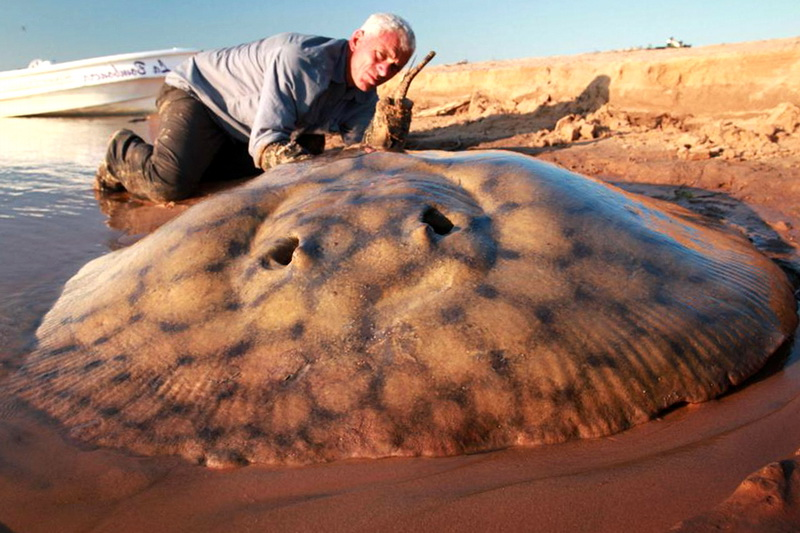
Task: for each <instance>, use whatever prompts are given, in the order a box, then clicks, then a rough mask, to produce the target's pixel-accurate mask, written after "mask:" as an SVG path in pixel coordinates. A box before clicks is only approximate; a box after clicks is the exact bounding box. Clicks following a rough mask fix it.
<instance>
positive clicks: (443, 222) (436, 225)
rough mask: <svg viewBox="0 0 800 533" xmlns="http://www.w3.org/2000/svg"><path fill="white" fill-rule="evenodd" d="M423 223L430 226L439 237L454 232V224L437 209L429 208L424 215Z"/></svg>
mask: <svg viewBox="0 0 800 533" xmlns="http://www.w3.org/2000/svg"><path fill="white" fill-rule="evenodd" d="M422 222H424V223H425V224H427V225H428V226H430V227H431V229H433V231H434V232H436V234H437V235H447V234H448V233H450V232H451V231H453V228H454V227H455V226H454V225H453V223H452V222H450V219H449V218H447V217H446V216H444V215H443V214H442V212H441V211H439V210H438V209H436V208H435V207H428V208H427V209H426V210H425V211H424V212H423V213H422Z"/></svg>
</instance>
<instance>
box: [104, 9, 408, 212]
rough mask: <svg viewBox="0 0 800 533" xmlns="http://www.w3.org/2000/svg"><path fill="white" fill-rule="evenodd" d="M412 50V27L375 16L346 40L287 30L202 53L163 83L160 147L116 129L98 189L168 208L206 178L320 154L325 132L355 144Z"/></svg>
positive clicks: (244, 172) (239, 174)
mask: <svg viewBox="0 0 800 533" xmlns="http://www.w3.org/2000/svg"><path fill="white" fill-rule="evenodd" d="M414 48H415V37H414V32H413V31H412V30H411V27H410V26H409V25H408V23H407V22H406V21H404V20H403V19H402V18H400V17H398V16H396V15H390V14H385V13H377V14H374V15H371V16H370V17H369V18H368V19H367V21H366V22H365V23H364V24H363V25H362V26H361V28H359V29H357V30H356V31H355V32H353V34H352V36H351V37H350V39H349V40H344V39H330V38H328V37H317V36H310V35H301V34H297V33H283V34H279V35H275V36H273V37H270V38H267V39H263V40H260V41H256V42H253V43H249V44H244V45H241V46H237V47H233V48H224V49H219V50H211V51H208V52H201V53H198V54H197V55H195V56H194V57H192V58H191V59H189V60H187V61H185V62H184V63H182V64H181V65H179V66H178V67H176V68H175V70H174V72H171V73H169V74H168V75H167V77H166V79H165V83H164V86H163V87H162V89H161V93H160V94H159V97H158V100H157V102H156V104H157V107H158V114H159V119H160V126H159V132H158V134H157V136H156V139H155V141H154V144H153V145H152V146H151V145H149V144H147V143H146V142H144V140H142V139H141V137H139V136H137V135H136V134H134V133H133V132H132V131H130V130H120V131H118V132H116V133H115V134H114V135H113V137H112V138H111V140H110V141H109V145H108V150H107V152H106V159H105V162H104V163H103V164H102V165H100V169H99V170H98V172H97V177H96V180H95V187H96V188H98V189H102V190H117V191H119V190H127V191H129V192H130V193H131V194H133V195H135V196H139V197H143V198H148V199H151V200H154V201H157V202H169V201H174V200H180V199H183V198H186V197H188V196H190V195H192V194H193V193H194V192H195V191H196V189H197V187H198V184H199V183H200V182H201V181H202V180H203V179H204V177H205V178H206V179H210V178H213V177H214V176H215V175H220V174H224V175H225V176H226V177H228V178H233V177H247V176H253V175H255V174H257V173H259V172H261V171H262V170H267V169H269V168H271V167H274V166H276V165H280V164H283V163H289V162H292V161H298V160H302V159H306V158H308V157H311V156H313V155H317V154H320V153H322V151H323V150H324V145H325V137H324V135H321V134H320V132H324V131H327V132H332V133H340V134H341V135H342V138H343V140H344V142H345V144H353V143H357V142H359V141H361V138H362V137H363V135H364V131H365V129H366V128H367V126H368V125H369V122H370V120H371V118H372V115H373V114H374V112H375V104H376V103H377V100H378V97H377V91H376V87H377V86H378V85H381V84H382V83H385V82H386V81H388V80H390V79H391V78H392V77H394V75H395V74H397V73H398V72H399V71H400V70H401V69H402V68H403V67H404V66H405V64H406V63H407V62H408V60H409V58H410V57H411V54H413V52H414Z"/></svg>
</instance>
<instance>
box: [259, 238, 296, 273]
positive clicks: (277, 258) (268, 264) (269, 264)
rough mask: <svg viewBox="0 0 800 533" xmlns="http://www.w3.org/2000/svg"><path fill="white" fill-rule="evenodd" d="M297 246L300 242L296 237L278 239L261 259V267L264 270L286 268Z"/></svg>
mask: <svg viewBox="0 0 800 533" xmlns="http://www.w3.org/2000/svg"><path fill="white" fill-rule="evenodd" d="M299 245H300V240H299V239H298V238H297V237H284V238H283V239H278V240H277V241H275V244H273V245H272V246H271V247H270V249H269V250H267V253H265V254H264V256H263V257H262V258H261V266H262V267H264V268H276V267H277V266H287V265H288V264H289V263H291V262H292V258H293V257H294V251H295V250H296V249H297V247H298V246H299Z"/></svg>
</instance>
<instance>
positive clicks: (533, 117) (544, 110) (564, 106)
mask: <svg viewBox="0 0 800 533" xmlns="http://www.w3.org/2000/svg"><path fill="white" fill-rule="evenodd" d="M610 83H611V78H609V77H608V76H606V75H600V76H597V77H596V78H595V79H594V80H592V82H591V83H590V84H589V85H587V86H586V88H585V89H584V90H583V91H582V92H581V93H580V94H579V95H578V96H577V97H575V98H574V99H572V100H569V101H566V102H558V103H555V104H550V103H549V102H548V103H544V104H542V105H540V106H539V107H537V108H536V109H535V110H534V111H532V112H530V113H508V112H507V113H498V114H494V115H489V116H485V117H480V118H475V119H472V120H467V121H465V122H460V123H458V124H452V125H448V126H444V127H441V128H433V129H430V130H422V131H419V130H417V131H412V132H411V135H410V136H409V139H408V142H407V143H406V147H407V148H408V149H410V150H460V149H465V148H470V147H472V146H475V145H477V144H480V143H486V142H492V141H496V140H499V139H505V138H507V137H513V136H515V135H524V134H529V133H535V132H537V131H540V130H552V129H553V128H554V127H555V125H556V123H557V122H558V121H559V120H560V119H562V118H563V117H566V116H568V115H586V114H588V113H592V112H594V111H597V110H598V109H600V108H601V107H602V106H603V105H605V104H607V103H608V99H609V85H610Z"/></svg>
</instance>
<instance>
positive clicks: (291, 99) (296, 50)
mask: <svg viewBox="0 0 800 533" xmlns="http://www.w3.org/2000/svg"><path fill="white" fill-rule="evenodd" d="M347 52H348V48H347V41H346V40H344V39H331V38H328V37H317V36H313V35H301V34H298V33H281V34H278V35H275V36H273V37H269V38H267V39H262V40H260V41H255V42H252V43H248V44H243V45H240V46H235V47H231V48H221V49H217V50H210V51H206V52H200V53H198V54H196V55H195V56H193V57H191V58H190V59H188V60H186V61H184V62H183V63H181V64H180V65H179V66H178V67H176V68H175V69H174V70H173V71H172V72H170V73H169V74H168V75H167V78H166V80H165V81H166V83H167V84H169V85H172V86H174V87H178V88H179V89H183V90H184V91H187V92H189V93H190V94H193V95H195V96H196V97H197V98H198V99H199V100H200V101H201V102H203V104H205V106H206V107H208V109H209V110H210V111H211V112H212V113H213V114H214V115H215V116H216V118H217V119H218V120H219V122H220V125H221V126H222V127H223V128H224V129H225V130H226V131H227V132H228V133H229V134H230V135H231V136H232V137H234V138H235V139H239V140H240V141H242V142H248V143H249V145H248V149H249V152H250V155H251V156H253V161H254V162H255V164H256V166H259V161H258V158H259V156H260V155H261V152H262V150H263V149H264V147H265V146H266V145H268V144H270V143H273V142H277V141H284V140H288V139H289V138H290V136H291V135H292V133H294V132H298V133H302V132H314V131H317V132H319V131H327V132H331V133H340V134H341V135H342V138H343V139H344V141H345V143H347V144H352V143H355V142H358V141H360V140H361V138H362V136H363V135H364V131H365V130H366V128H367V126H368V125H369V121H370V120H371V119H372V115H373V114H374V113H375V104H376V103H377V101H378V95H377V92H376V91H375V90H374V89H373V90H371V91H369V92H363V91H361V90H359V89H358V88H355V87H348V86H347V78H346V74H347V72H346V69H347Z"/></svg>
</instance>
